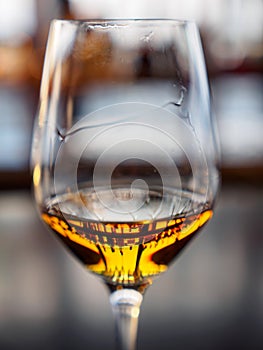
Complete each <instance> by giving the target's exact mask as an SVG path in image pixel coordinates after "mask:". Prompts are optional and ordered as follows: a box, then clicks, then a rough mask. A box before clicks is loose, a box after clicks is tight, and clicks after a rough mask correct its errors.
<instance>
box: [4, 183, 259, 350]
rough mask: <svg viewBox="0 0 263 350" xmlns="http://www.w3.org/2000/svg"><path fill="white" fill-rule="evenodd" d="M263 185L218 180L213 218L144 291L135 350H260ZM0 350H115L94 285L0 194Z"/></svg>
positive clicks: (32, 214) (23, 195)
mask: <svg viewBox="0 0 263 350" xmlns="http://www.w3.org/2000/svg"><path fill="white" fill-rule="evenodd" d="M262 214H263V186H259V185H257V186H252V185H242V186H240V185H239V186H234V185H233V184H232V185H223V186H222V191H221V193H220V196H219V200H218V204H217V206H216V210H215V215H214V217H213V219H212V221H211V222H210V223H209V224H208V225H207V226H206V227H205V228H204V229H203V231H202V232H201V233H200V235H199V237H197V238H196V239H195V240H193V241H192V242H191V243H190V244H189V246H188V247H187V248H186V249H185V251H184V252H183V254H182V255H181V256H180V257H179V258H178V259H177V261H176V262H175V263H174V264H173V265H172V266H171V267H170V269H169V270H168V272H166V273H165V274H163V275H162V276H161V277H160V278H159V279H158V280H157V281H155V282H154V283H153V285H152V286H151V287H150V288H149V290H148V291H147V293H146V295H145V298H144V301H143V305H142V310H141V318H140V325H139V349H151V350H153V349H165V350H172V349H175V348H176V349H178V350H180V349H182V350H190V349H191V350H192V349H194V350H196V349H209V350H211V349H212V350H216V349H220V350H222V349H250V350H251V349H261V348H262V345H263V334H262V325H263V254H262V252H263V215H262ZM0 227H1V230H0V349H3V350H9V349H10V350H16V349H21V348H22V349H45V350H46V349H49V350H53V349H54V350H57V349H74V350H80V349H84V348H85V349H86V348H88V349H95V350H97V349H106V348H107V349H108V350H110V349H114V324H113V319H112V315H111V310H110V306H109V303H108V295H107V291H106V288H105V287H104V286H103V284H102V283H101V282H100V281H99V280H98V279H97V278H96V277H94V276H92V275H91V274H90V273H87V271H85V269H84V268H83V267H82V266H81V265H80V264H79V263H78V262H77V261H76V260H75V259H74V258H73V257H72V256H71V255H69V254H68V253H67V252H66V251H65V250H64V249H62V248H61V246H60V244H59V243H58V241H57V240H56V239H54V237H53V236H52V235H51V234H49V232H48V230H47V229H46V228H45V227H44V226H43V224H42V223H41V222H40V220H39V218H38V216H37V213H36V210H35V208H34V203H33V200H32V195H31V194H30V193H29V192H28V191H10V192H0Z"/></svg>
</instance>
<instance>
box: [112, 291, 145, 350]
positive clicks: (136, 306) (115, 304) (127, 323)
mask: <svg viewBox="0 0 263 350" xmlns="http://www.w3.org/2000/svg"><path fill="white" fill-rule="evenodd" d="M142 299H143V297H142V294H141V293H139V292H137V291H136V290H133V289H120V290H117V291H115V292H113V293H112V294H111V296H110V302H111V306H112V310H113V315H114V318H115V323H116V329H117V349H119V350H135V349H136V343H137V329H138V316H139V313H140V305H141V302H142Z"/></svg>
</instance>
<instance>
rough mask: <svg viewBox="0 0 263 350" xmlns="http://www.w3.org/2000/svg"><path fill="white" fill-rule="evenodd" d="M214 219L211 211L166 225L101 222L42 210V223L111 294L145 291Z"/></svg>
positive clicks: (181, 217)
mask: <svg viewBox="0 0 263 350" xmlns="http://www.w3.org/2000/svg"><path fill="white" fill-rule="evenodd" d="M211 216H212V210H210V209H209V210H203V211H201V212H198V213H190V214H184V213H183V214H180V215H174V216H173V217H171V218H169V219H158V220H142V221H137V222H100V221H94V220H90V219H83V218H80V217H76V216H75V215H71V214H68V213H67V214H66V213H63V212H61V211H58V210H57V209H56V210H54V208H52V207H51V208H49V210H43V212H42V219H43V220H44V221H45V222H46V223H47V225H48V226H49V227H50V228H51V229H52V230H53V231H54V232H55V233H56V235H57V236H58V237H59V238H60V239H61V240H62V241H63V242H64V243H65V244H66V245H67V246H68V248H69V249H70V250H71V251H72V252H73V253H74V254H75V255H76V256H77V257H78V258H79V259H80V260H81V261H82V262H83V263H84V264H85V265H86V266H87V268H88V269H89V270H90V271H92V272H93V273H95V274H97V275H100V276H101V277H102V278H103V279H104V280H105V282H106V283H107V284H108V285H110V286H111V287H112V288H113V289H116V288H119V287H122V286H126V287H127V286H128V287H130V288H135V289H138V290H139V289H140V288H142V289H143V286H145V285H148V284H150V283H151V280H152V278H153V277H155V276H158V275H159V274H160V273H162V272H164V271H165V270H166V269H167V266H168V264H169V263H170V262H171V261H172V260H173V259H174V258H175V256H176V255H177V254H178V253H179V252H180V251H181V250H182V248H183V247H184V246H185V245H186V244H187V243H188V242H189V240H190V239H191V238H192V237H193V236H194V234H195V233H196V232H197V231H198V229H199V228H200V227H202V226H203V225H204V224H205V223H206V222H207V221H208V220H209V219H210V218H211Z"/></svg>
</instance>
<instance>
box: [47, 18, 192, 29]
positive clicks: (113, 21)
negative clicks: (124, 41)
mask: <svg viewBox="0 0 263 350" xmlns="http://www.w3.org/2000/svg"><path fill="white" fill-rule="evenodd" d="M51 23H61V24H63V23H71V24H75V25H84V24H87V25H98V26H101V25H103V26H105V27H107V25H109V26H113V25H131V24H133V25H140V24H151V23H152V24H156V25H157V24H158V23H171V24H175V25H178V26H185V25H188V24H191V25H196V21H194V20H190V19H177V18H162V17H157V18H150V17H149V18H88V19H63V18H55V19H53V20H52V21H51Z"/></svg>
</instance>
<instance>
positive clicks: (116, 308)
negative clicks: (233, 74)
mask: <svg viewBox="0 0 263 350" xmlns="http://www.w3.org/2000/svg"><path fill="white" fill-rule="evenodd" d="M32 163H33V182H34V190H35V198H36V202H37V205H38V208H39V211H40V215H41V217H42V220H43V221H44V222H45V223H46V224H47V225H48V226H49V227H50V228H51V229H52V230H53V232H54V234H55V236H57V237H58V238H59V239H60V240H61V241H62V242H63V243H64V246H67V247H68V248H69V250H71V252H73V254H74V255H75V256H76V257H77V258H78V259H79V260H80V261H81V262H82V263H83V264H84V265H85V266H86V267H87V269H88V270H89V271H91V272H93V273H94V274H96V275H97V276H99V277H101V279H102V280H103V281H104V283H105V284H106V286H108V289H109V293H110V302H111V305H112V309H113V313H114V316H115V320H116V328H117V338H118V342H117V344H118V345H119V346H120V348H121V349H122V350H125V349H126V350H128V349H129V350H132V349H134V348H135V346H136V332H137V323H138V315H139V311H140V304H141V301H142V298H143V294H144V292H145V290H146V289H147V288H148V286H149V285H150V284H151V283H152V281H153V280H154V279H155V278H156V277H157V276H159V275H160V274H161V273H162V272H164V271H166V270H167V268H168V265H169V264H170V263H171V262H172V261H173V260H174V258H175V257H176V256H177V255H178V253H179V252H180V251H181V250H182V248H183V247H184V246H185V245H186V244H187V243H188V242H189V241H190V240H191V239H192V238H193V237H194V236H195V234H196V232H197V231H198V230H199V229H200V228H201V227H202V226H203V225H204V224H205V223H206V222H207V221H208V220H209V219H210V218H211V216H212V211H213V203H214V199H215V196H216V192H217V188H218V182H219V181H218V179H219V172H218V147H217V141H216V137H215V132H214V126H213V118H212V113H211V106H210V95H209V88H208V82H207V75H206V69H205V63H204V58H203V53H202V48H201V44H200V38H199V33H198V29H197V27H196V25H195V24H194V23H193V22H188V21H178V20H161V19H154V20H150V19H148V20H93V21H69V20H55V21H53V22H52V25H51V28H50V33H49V38H48V44H47V49H46V56H45V63H44V69H43V76H42V84H41V90H40V104H39V111H38V117H37V119H36V125H35V130H34V138H33V146H32Z"/></svg>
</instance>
